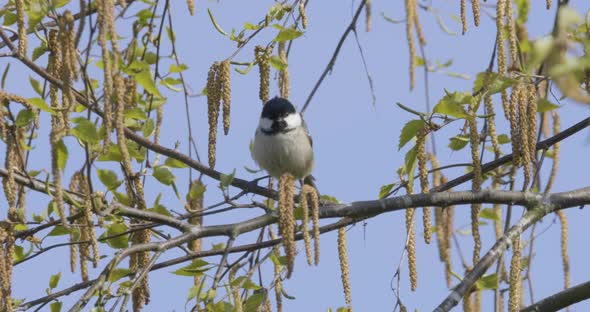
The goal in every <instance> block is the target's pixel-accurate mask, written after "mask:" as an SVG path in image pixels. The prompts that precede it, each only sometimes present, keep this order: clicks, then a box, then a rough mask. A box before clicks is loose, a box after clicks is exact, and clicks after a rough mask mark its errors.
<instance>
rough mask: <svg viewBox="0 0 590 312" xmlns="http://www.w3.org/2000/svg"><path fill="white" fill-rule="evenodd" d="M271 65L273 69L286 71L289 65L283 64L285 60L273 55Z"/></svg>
mask: <svg viewBox="0 0 590 312" xmlns="http://www.w3.org/2000/svg"><path fill="white" fill-rule="evenodd" d="M270 65H272V67H274V68H275V69H276V70H284V69H285V68H287V63H285V62H283V60H282V59H281V58H280V57H278V56H276V55H272V56H271V57H270Z"/></svg>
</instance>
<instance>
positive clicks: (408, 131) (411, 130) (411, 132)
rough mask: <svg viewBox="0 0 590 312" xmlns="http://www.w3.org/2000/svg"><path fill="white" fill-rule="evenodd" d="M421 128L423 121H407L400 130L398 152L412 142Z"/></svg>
mask: <svg viewBox="0 0 590 312" xmlns="http://www.w3.org/2000/svg"><path fill="white" fill-rule="evenodd" d="M422 128H424V121H422V120H419V119H415V120H410V121H408V122H407V123H406V124H405V125H404V127H403V128H402V132H401V134H400V136H399V145H398V150H400V149H402V147H404V145H406V143H408V142H409V141H410V140H412V139H413V138H414V137H415V136H416V134H417V133H418V131H420V130H421V129H422Z"/></svg>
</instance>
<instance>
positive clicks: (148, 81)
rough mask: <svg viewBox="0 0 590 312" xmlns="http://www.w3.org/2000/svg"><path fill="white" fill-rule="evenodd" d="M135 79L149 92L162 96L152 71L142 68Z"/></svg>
mask: <svg viewBox="0 0 590 312" xmlns="http://www.w3.org/2000/svg"><path fill="white" fill-rule="evenodd" d="M135 81H137V83H139V84H140V85H141V86H142V87H143V88H144V89H145V90H146V91H147V92H149V93H151V94H153V95H157V96H159V97H162V94H160V91H159V90H158V87H156V83H155V82H154V78H153V77H152V73H151V71H149V70H142V71H140V72H139V73H137V74H135Z"/></svg>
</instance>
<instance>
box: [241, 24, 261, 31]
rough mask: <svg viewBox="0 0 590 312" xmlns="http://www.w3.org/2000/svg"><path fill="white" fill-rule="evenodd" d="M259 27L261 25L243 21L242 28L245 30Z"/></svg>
mask: <svg viewBox="0 0 590 312" xmlns="http://www.w3.org/2000/svg"><path fill="white" fill-rule="evenodd" d="M260 27H261V26H259V25H254V24H252V23H248V22H246V23H244V29H246V30H256V29H258V28H260Z"/></svg>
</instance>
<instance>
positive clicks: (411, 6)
mask: <svg viewBox="0 0 590 312" xmlns="http://www.w3.org/2000/svg"><path fill="white" fill-rule="evenodd" d="M404 3H405V7H406V40H407V41H408V47H409V49H410V90H412V89H414V84H415V83H416V44H415V43H414V36H413V35H412V31H413V29H414V22H415V21H416V20H415V18H414V14H416V12H415V10H416V7H415V4H416V0H405V1H404Z"/></svg>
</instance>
